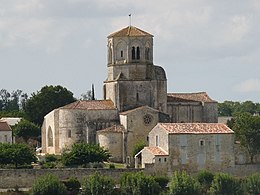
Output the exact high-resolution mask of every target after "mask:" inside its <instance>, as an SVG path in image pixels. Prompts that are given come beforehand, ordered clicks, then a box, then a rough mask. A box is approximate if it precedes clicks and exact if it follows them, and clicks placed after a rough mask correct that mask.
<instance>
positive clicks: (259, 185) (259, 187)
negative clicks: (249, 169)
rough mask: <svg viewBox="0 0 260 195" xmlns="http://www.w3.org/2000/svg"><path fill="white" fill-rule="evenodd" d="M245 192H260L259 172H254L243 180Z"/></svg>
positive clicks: (252, 193) (251, 193) (252, 194)
mask: <svg viewBox="0 0 260 195" xmlns="http://www.w3.org/2000/svg"><path fill="white" fill-rule="evenodd" d="M245 192H246V193H247V194H250V195H255V194H260V174H259V173H256V174H253V175H251V176H250V177H248V178H247V179H246V181H245Z"/></svg>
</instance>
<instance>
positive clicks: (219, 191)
mask: <svg viewBox="0 0 260 195" xmlns="http://www.w3.org/2000/svg"><path fill="white" fill-rule="evenodd" d="M210 194H211V195H240V194H241V195H242V194H243V191H242V188H241V184H240V182H239V180H238V179H236V178H234V177H233V176H231V175H229V174H226V173H218V174H216V175H215V176H214V179H213V181H212V185H211V187H210Z"/></svg>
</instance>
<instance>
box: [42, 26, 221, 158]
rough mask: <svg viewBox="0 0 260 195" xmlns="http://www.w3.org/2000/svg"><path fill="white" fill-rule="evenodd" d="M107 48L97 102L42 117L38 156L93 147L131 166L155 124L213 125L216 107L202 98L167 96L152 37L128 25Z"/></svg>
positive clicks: (201, 94)
mask: <svg viewBox="0 0 260 195" xmlns="http://www.w3.org/2000/svg"><path fill="white" fill-rule="evenodd" d="M107 49H108V52H107V54H108V61H107V73H108V74H107V78H106V80H105V81H104V86H103V94H104V98H103V100H89V101H82V100H79V101H76V102H74V103H71V104H68V105H65V106H63V107H60V108H57V109H55V110H53V111H51V112H50V113H48V114H47V115H46V116H45V118H44V122H43V125H42V151H43V153H51V154H60V153H62V151H63V150H64V149H65V148H69V147H71V145H72V144H73V143H75V142H86V143H98V144H100V145H101V146H103V147H105V148H107V149H108V150H109V151H110V153H111V154H112V158H111V160H112V161H115V162H126V163H132V162H133V155H132V150H133V147H134V145H135V144H136V143H138V142H140V141H145V142H147V145H148V141H149V140H148V134H149V132H150V131H151V130H152V129H153V128H154V127H155V126H156V125H157V124H158V123H217V102H216V101H214V100H212V99H211V98H210V97H209V96H208V95H207V93H205V92H198V93H167V77H166V73H165V70H164V69H163V68H162V67H161V66H158V65H155V64H154V63H153V35H151V34H150V33H147V32H145V31H143V30H141V29H139V28H136V27H134V26H128V27H126V28H123V29H121V30H119V31H117V32H115V33H112V34H110V35H109V36H108V39H107Z"/></svg>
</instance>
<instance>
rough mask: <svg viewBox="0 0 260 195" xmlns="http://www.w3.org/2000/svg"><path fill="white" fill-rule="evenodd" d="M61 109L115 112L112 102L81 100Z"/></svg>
mask: <svg viewBox="0 0 260 195" xmlns="http://www.w3.org/2000/svg"><path fill="white" fill-rule="evenodd" d="M60 108H66V109H80V110H115V109H116V107H115V106H114V103H113V102H112V101H111V100H79V101H76V102H73V103H71V104H68V105H65V106H63V107H60Z"/></svg>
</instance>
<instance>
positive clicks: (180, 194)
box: [169, 171, 200, 195]
mask: <svg viewBox="0 0 260 195" xmlns="http://www.w3.org/2000/svg"><path fill="white" fill-rule="evenodd" d="M169 191H170V193H169V194H170V195H200V185H199V183H198V181H196V180H195V179H194V178H192V177H191V176H189V175H188V174H187V173H186V172H184V171H183V172H174V175H173V177H172V179H171V181H170V190H169Z"/></svg>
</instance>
